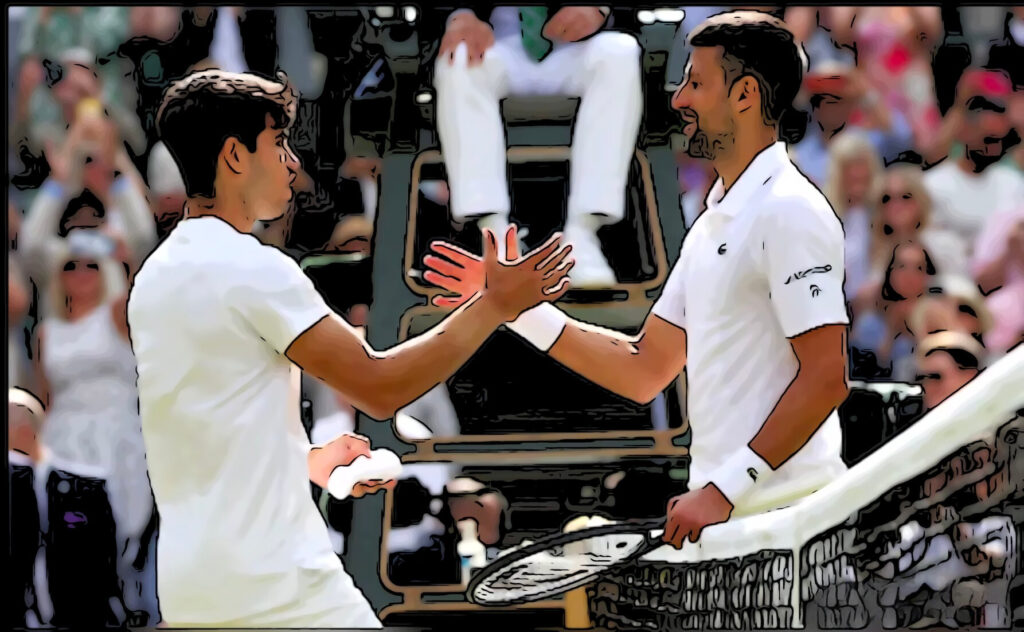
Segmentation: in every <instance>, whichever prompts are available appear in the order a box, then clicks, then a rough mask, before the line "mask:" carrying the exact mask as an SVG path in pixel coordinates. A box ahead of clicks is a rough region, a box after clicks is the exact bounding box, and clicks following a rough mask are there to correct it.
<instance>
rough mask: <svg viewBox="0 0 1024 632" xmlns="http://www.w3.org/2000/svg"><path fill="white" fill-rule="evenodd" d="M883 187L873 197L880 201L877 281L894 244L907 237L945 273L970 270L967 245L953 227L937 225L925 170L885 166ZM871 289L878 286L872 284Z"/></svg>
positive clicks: (874, 245) (874, 263)
mask: <svg viewBox="0 0 1024 632" xmlns="http://www.w3.org/2000/svg"><path fill="white" fill-rule="evenodd" d="M881 185H882V186H881V188H880V190H878V191H877V192H876V193H875V194H874V195H873V196H872V197H873V198H874V200H875V203H876V204H877V210H876V212H875V217H874V230H873V236H872V241H873V243H872V270H873V281H874V283H875V284H876V286H877V284H878V283H880V282H881V277H882V273H883V271H884V269H885V268H884V266H885V265H886V263H887V262H888V260H889V258H890V256H891V255H892V251H893V248H895V246H896V245H897V244H899V243H902V242H906V241H916V242H920V243H921V244H922V245H923V246H924V247H925V248H926V249H927V250H928V253H929V254H930V255H933V256H934V257H935V258H934V259H933V260H934V261H935V267H936V268H937V270H938V272H941V273H943V274H962V273H966V270H967V257H966V249H967V248H966V245H965V244H964V242H963V239H962V238H961V237H960V236H959V235H957V234H956V233H954V232H953V231H949V230H943V229H942V228H939V227H936V226H935V225H934V216H933V197H932V196H931V195H930V194H929V192H928V190H927V189H926V188H925V186H924V181H923V178H922V174H921V170H920V169H919V168H917V167H915V166H913V165H907V164H896V165H893V166H891V167H889V168H888V169H886V170H885V173H884V174H883V176H882V180H881ZM870 291H871V292H874V291H875V288H870Z"/></svg>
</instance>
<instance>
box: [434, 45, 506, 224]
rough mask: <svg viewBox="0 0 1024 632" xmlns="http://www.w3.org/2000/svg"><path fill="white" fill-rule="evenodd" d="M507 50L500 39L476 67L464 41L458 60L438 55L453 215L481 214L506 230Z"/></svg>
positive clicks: (440, 122)
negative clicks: (502, 104) (503, 111)
mask: <svg viewBox="0 0 1024 632" xmlns="http://www.w3.org/2000/svg"><path fill="white" fill-rule="evenodd" d="M504 50H505V49H504V47H503V45H502V43H501V42H497V43H495V45H494V46H492V47H491V48H490V49H488V50H487V52H486V53H485V55H484V60H483V63H482V64H478V65H474V66H472V67H470V66H469V65H468V63H467V53H466V45H465V44H460V45H459V47H458V48H457V49H456V51H455V59H454V61H453V62H451V63H449V61H448V59H447V58H444V57H441V58H439V59H438V61H437V64H436V66H435V75H434V86H435V88H436V89H437V132H438V136H439V138H440V140H441V151H442V152H443V154H444V160H445V167H446V168H447V171H448V187H449V189H450V191H451V203H450V208H451V210H452V216H453V217H454V218H455V220H456V221H460V222H461V221H466V220H467V219H473V218H478V217H479V218H480V220H481V221H480V225H481V226H482V227H487V228H492V229H496V230H499V231H502V233H503V232H504V226H506V225H507V223H508V215H509V210H510V202H509V193H508V182H507V178H506V175H505V170H506V161H505V127H504V123H503V122H502V120H501V111H500V107H499V100H500V99H501V98H502V97H504V96H505V94H506V92H507V85H508V71H507V66H506V63H505V53H504ZM499 241H500V240H499Z"/></svg>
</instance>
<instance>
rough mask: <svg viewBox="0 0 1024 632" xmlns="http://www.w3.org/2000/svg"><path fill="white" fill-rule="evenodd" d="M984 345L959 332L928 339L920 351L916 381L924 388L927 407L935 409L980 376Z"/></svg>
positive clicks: (922, 343)
mask: <svg viewBox="0 0 1024 632" xmlns="http://www.w3.org/2000/svg"><path fill="white" fill-rule="evenodd" d="M983 355H984V348H983V347H982V346H981V344H979V343H978V341H977V340H975V339H973V338H971V337H970V336H968V335H965V334H963V333H960V332H956V331H943V332H941V333H937V334H933V335H931V336H928V337H927V338H925V339H924V340H923V341H922V342H921V345H920V347H919V348H918V352H917V381H918V382H920V383H921V387H922V389H923V390H924V407H925V409H926V410H931V409H932V408H935V407H936V406H938V405H939V404H941V403H942V402H943V401H945V400H946V399H947V398H949V396H950V395H952V394H953V393H955V392H957V391H958V390H960V389H961V388H963V387H964V385H966V384H967V383H968V382H970V381H971V380H973V379H974V378H975V377H977V375H978V373H979V372H980V369H981V362H980V360H981V358H982V357H983Z"/></svg>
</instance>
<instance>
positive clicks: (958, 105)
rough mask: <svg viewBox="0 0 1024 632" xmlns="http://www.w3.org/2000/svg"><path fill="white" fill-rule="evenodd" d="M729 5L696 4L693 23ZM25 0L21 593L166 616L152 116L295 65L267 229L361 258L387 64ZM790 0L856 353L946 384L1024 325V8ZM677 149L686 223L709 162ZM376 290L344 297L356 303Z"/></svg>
mask: <svg viewBox="0 0 1024 632" xmlns="http://www.w3.org/2000/svg"><path fill="white" fill-rule="evenodd" d="M721 9H722V10H724V8H721ZM718 10H719V8H717V7H707V8H704V7H687V8H686V11H687V14H688V15H687V18H686V20H685V21H684V22H683V23H682V24H681V26H680V31H681V32H683V33H685V31H686V30H687V29H692V28H693V27H694V26H695V25H696V23H699V21H700V20H699V19H698V18H699V16H701V15H705V14H706V15H711V14H713V13H716V12H718ZM766 10H770V8H766ZM8 11H9V13H8V16H9V31H8V52H9V55H8V59H9V62H8V63H9V66H8V77H10V82H11V86H10V87H11V90H10V91H9V112H10V113H11V118H10V120H9V121H8V123H9V126H8V129H9V136H8V149H7V151H8V163H9V165H10V171H9V173H8V178H9V186H8V191H9V197H8V225H9V232H8V234H9V244H8V264H9V273H8V317H9V321H8V322H9V325H10V327H9V331H8V341H9V352H8V374H9V380H8V386H9V387H11V388H13V387H20V388H23V389H25V391H28V392H31V393H32V394H34V395H35V397H37V398H38V400H39V402H38V403H41V405H38V404H37V402H36V401H35V399H33V398H32V397H31V396H26V394H25V393H23V392H21V391H18V394H17V395H12V397H11V404H10V405H9V409H10V410H11V411H14V412H17V414H12V416H11V422H10V438H11V440H10V443H11V448H12V450H11V451H9V456H10V457H11V467H12V470H11V471H12V485H13V486H14V487H17V486H18V485H23V486H27V487H25V488H24V489H21V488H18V489H20V491H21V492H22V493H23V495H22V496H21V498H22V499H23V500H24V499H25V498H28V497H29V496H30V495H31V494H35V496H32V497H33V498H35V497H38V498H40V499H41V500H40V502H39V514H38V515H39V519H40V525H39V528H38V529H36V530H35V531H33V529H27V531H26V532H25V533H23V534H22V535H21V536H19V537H24V538H28V539H27V540H25V541H26V542H34V541H38V542H39V543H40V544H42V543H45V546H44V547H42V548H41V549H40V550H41V551H43V552H41V553H40V554H39V555H38V556H25V558H24V559H23V560H22V561H21V564H22V566H21V567H20V568H19V569H18V577H19V578H20V580H19V581H22V584H23V586H22V588H23V590H22V588H19V589H18V591H19V592H18V596H19V598H20V597H21V596H25V597H26V603H27V605H28V608H27V609H26V608H25V607H15V608H14V609H12V610H11V617H12V620H13V621H14V622H15V625H19V624H24V623H26V622H27V623H28V624H31V625H38V624H41V623H52V624H54V625H62V624H64V623H70V622H75V623H77V624H81V623H83V622H85V621H86V620H88V621H89V622H92V623H95V624H97V625H106V624H117V623H124V622H127V623H130V624H135V625H146V624H150V625H151V624H154V623H156V622H157V621H159V611H158V605H157V599H156V586H155V573H154V570H153V557H154V552H155V548H154V542H155V539H154V534H155V532H156V530H157V528H158V527H157V518H156V515H155V510H154V506H153V499H152V495H151V492H150V490H149V485H148V479H147V477H146V474H145V451H144V446H143V442H142V437H141V430H140V425H139V419H138V412H137V404H136V395H135V392H134V388H135V386H134V380H135V367H134V360H133V358H132V353H131V346H130V341H129V338H128V331H127V323H126V314H125V300H126V297H127V291H128V288H129V287H130V283H131V278H132V275H133V274H134V273H135V271H136V270H137V269H138V267H139V265H140V264H141V262H142V261H143V260H144V259H145V257H146V256H147V255H148V254H149V253H150V252H151V251H152V249H153V248H154V247H155V246H156V245H157V244H158V243H159V241H160V239H161V238H162V237H164V236H165V235H166V234H167V233H168V232H169V231H170V230H171V229H172V228H173V226H174V224H175V222H176V221H178V220H179V219H180V217H181V215H182V208H183V204H184V202H185V198H186V196H185V188H184V183H183V182H182V180H181V177H180V176H179V175H178V171H177V168H176V166H175V165H174V163H173V160H172V159H171V156H170V154H169V153H168V151H167V149H166V148H165V147H164V146H163V144H162V143H160V142H159V140H158V133H157V129H156V121H155V116H156V109H157V107H158V106H159V100H160V96H161V94H162V91H163V90H164V89H165V88H166V87H167V86H168V85H169V84H170V83H171V82H172V81H173V80H175V79H177V78H180V77H182V76H184V75H186V74H187V73H188V72H190V71H193V70H197V69H203V68H223V69H226V70H233V71H244V70H255V71H260V72H264V73H266V74H272V71H273V70H274V69H276V68H281V69H283V70H285V72H286V73H287V76H288V77H289V79H290V81H292V83H293V84H294V85H295V86H296V87H297V88H298V89H299V90H300V92H301V93H302V95H303V97H302V104H301V105H300V115H299V117H300V126H299V128H298V129H297V130H296V133H295V135H294V141H293V142H294V143H295V144H296V145H297V147H296V149H297V151H298V152H299V154H300V156H302V158H303V167H304V170H303V172H302V173H301V174H300V177H299V178H298V180H297V181H296V183H295V188H296V192H297V195H296V196H295V198H294V201H293V203H292V205H291V207H290V208H289V210H288V212H287V213H286V214H285V215H284V216H283V217H282V218H281V219H280V220H277V221H275V222H271V223H269V224H261V225H260V226H257V227H255V233H256V234H257V236H258V237H259V238H260V239H261V240H263V241H264V242H265V243H268V244H270V245H273V246H276V247H279V248H281V249H283V250H285V251H286V252H288V253H289V254H291V255H292V256H295V257H299V256H301V255H305V254H308V253H310V252H335V253H357V254H361V255H364V256H368V255H369V254H370V244H371V243H372V231H373V224H372V220H373V213H374V209H375V205H376V195H377V189H376V186H377V182H378V177H379V175H380V165H381V163H380V160H379V155H378V153H377V152H375V151H372V150H365V145H360V144H359V143H353V142H352V140H351V139H352V138H353V136H354V134H353V132H352V130H349V129H345V123H344V122H343V119H346V120H347V117H344V116H343V115H342V113H343V112H344V111H347V107H348V106H347V104H346V102H344V101H337V102H334V103H332V102H331V100H332V99H338V98H341V97H339V96H338V95H343V96H344V98H349V97H351V96H353V95H356V96H358V95H359V94H361V93H362V92H366V91H373V90H374V89H378V88H379V89H384V88H386V85H384V84H386V83H387V79H386V77H385V73H384V72H383V71H382V70H381V63H380V60H379V59H374V58H372V56H371V58H369V59H367V60H366V63H365V64H363V65H361V66H360V65H358V64H356V65H355V67H357V68H358V70H357V71H355V74H353V71H352V70H350V69H348V65H346V61H347V60H346V59H344V58H343V57H342V56H340V55H339V54H338V53H337V51H333V50H327V48H326V45H325V44H324V41H325V39H324V37H323V36H322V35H321V34H320V33H318V31H317V28H315V22H314V21H313V20H310V19H309V17H310V16H309V14H308V13H307V10H306V9H303V8H299V7H281V8H277V9H264V10H245V9H241V8H232V7H218V8H202V7H197V8H180V7H157V6H151V7H128V6H117V7H98V6H97V7H91V6H90V7H70V6H69V7H11V8H9V9H8ZM774 11H775V13H776V14H777V15H779V16H780V17H783V18H784V19H785V20H786V22H787V23H788V24H789V25H790V27H791V28H792V29H793V31H794V33H795V34H796V35H797V36H798V38H799V39H800V40H801V41H803V42H805V48H806V51H807V54H808V57H809V59H810V64H809V68H808V72H807V75H806V77H805V84H804V90H803V91H802V93H801V96H800V103H799V104H798V105H800V106H801V107H802V109H803V110H804V111H806V112H807V113H808V116H809V121H808V126H807V131H806V133H805V134H804V136H803V138H802V139H801V140H800V141H799V142H796V143H792V144H791V145H790V151H791V156H792V158H793V160H794V162H795V163H796V164H797V165H798V166H799V167H800V169H801V170H802V171H803V172H804V173H805V174H806V175H807V176H808V177H809V178H810V179H811V180H812V181H813V182H814V183H815V184H816V185H817V186H818V187H819V188H820V189H821V190H822V191H823V192H824V193H825V194H826V196H827V197H828V198H829V200H830V202H831V203H832V205H833V207H834V208H835V210H836V212H837V214H838V215H839V216H840V217H841V219H842V220H843V224H844V229H845V234H846V271H845V272H846V295H847V299H848V301H849V306H850V312H851V314H852V327H851V332H850V357H851V371H852V376H853V377H854V378H856V379H866V380H874V379H891V380H897V381H904V382H920V383H921V384H922V385H923V386H924V387H925V398H926V401H925V403H926V406H928V407H933V406H935V405H937V404H938V403H939V402H940V401H941V400H942V399H944V398H945V397H947V396H948V395H949V394H951V393H952V392H954V391H956V390H957V389H958V388H959V387H960V386H962V385H963V384H964V383H966V382H967V381H969V380H970V379H971V378H972V377H973V376H974V375H976V374H977V373H978V372H979V371H980V370H983V369H984V367H985V366H987V365H988V364H990V363H992V362H993V361H996V360H997V359H998V358H999V357H1000V356H1001V355H1002V354H1004V353H1006V351H1007V350H1009V349H1010V348H1012V347H1013V346H1014V345H1016V344H1018V343H1019V342H1020V341H1021V340H1022V339H1024V171H1022V170H1024V145H1022V143H1021V142H1020V141H1021V138H1020V133H1022V132H1024V90H1022V87H1024V57H1022V55H1021V51H1022V48H1021V47H1022V46H1024V10H1022V9H1020V8H1014V9H1010V8H1006V7H1002V8H1000V7H974V6H972V7H964V8H960V9H955V8H947V9H940V8H938V7H919V6H915V7H856V8H854V7H818V8H788V9H786V10H781V9H779V10H774ZM693 20H696V22H694V23H691V22H693ZM267 41H270V42H273V43H274V45H273V46H266V45H265V43H266V42H267ZM382 85H384V87H381V86H382ZM665 98H666V99H667V98H668V95H665ZM325 103H327V104H329V107H327V108H324V107H322V106H323V104H325ZM314 104H318V105H319V108H314V107H313V106H314ZM332 109H333V111H331V110H332ZM315 117H319V120H318V121H312V122H311V120H310V119H311V118H315ZM309 130H313V131H312V132H310V131H309ZM317 134H319V135H317ZM338 138H341V139H342V140H341V141H340V142H338V141H337V139H338ZM332 140H333V141H334V142H332ZM678 166H679V172H678V173H679V183H680V198H679V199H680V208H679V209H678V210H679V212H681V213H682V214H683V216H684V218H685V222H686V224H687V226H690V225H692V223H693V221H695V219H696V217H697V216H698V215H699V213H700V211H701V208H702V206H703V199H704V196H705V195H706V193H707V191H708V190H709V188H710V186H711V184H712V183H713V179H714V174H713V172H711V171H710V165H709V163H708V162H706V161H698V160H695V159H691V158H688V157H686V156H685V155H682V154H680V156H679V158H678ZM433 195H434V196H435V197H439V198H440V197H444V196H446V195H447V193H446V191H445V190H444V188H443V187H442V189H441V190H439V191H437V192H434V193H433ZM660 212H661V213H662V214H665V213H667V212H672V211H671V209H660ZM367 218H368V220H369V221H367ZM382 256H400V253H386V254H384V253H382ZM367 308H368V305H367V303H366V302H358V303H354V304H353V305H351V306H349V307H348V308H347V310H346V311H345V313H344V314H343V315H344V316H346V317H347V318H348V319H349V320H350V321H351V322H352V323H353V324H354V325H356V326H364V325H365V324H366V322H365V321H366V313H367ZM306 390H307V392H309V393H313V394H314V395H316V397H312V396H311V398H313V399H314V403H315V406H316V408H317V413H316V415H315V416H316V417H317V419H325V420H328V423H327V424H326V425H325V426H323V427H321V428H320V432H321V433H323V432H327V430H325V429H324V428H326V427H328V426H329V427H330V429H350V428H351V427H352V423H353V417H352V415H353V411H352V410H351V407H350V406H348V405H347V404H346V403H345V402H344V401H342V400H340V398H336V397H334V396H333V395H332V394H331V393H319V392H317V393H314V391H321V390H326V389H325V387H324V388H320V387H318V386H312V385H311V386H309V387H308V388H307V389H306ZM12 392H14V391H12ZM432 397H433V400H431V401H434V400H436V401H437V402H439V403H438V404H437V407H438V408H439V409H441V410H443V411H444V412H443V413H439V415H441V416H447V417H449V418H450V417H451V416H452V415H453V413H452V411H451V410H450V402H449V403H447V404H446V403H445V402H444V399H445V396H444V393H439V394H434V395H432ZM15 400H17V401H15ZM428 407H429V406H428ZM413 412H415V411H413ZM421 416H430V414H425V415H421ZM428 425H429V424H428ZM449 425H451V424H449ZM449 431H450V432H452V433H455V432H457V422H456V426H455V427H454V428H449ZM33 467H35V470H34V475H33V476H27V475H25V472H26V471H28V470H26V469H25V468H29V469H31V468H33ZM19 468H21V469H19ZM450 475H451V473H441V474H440V476H441V478H442V479H444V478H446V477H447V476H450ZM19 481H20V482H19ZM441 484H442V485H443V481H442V483H441ZM438 489H440V487H439V488H438ZM16 491H17V490H16ZM434 491H437V490H434ZM14 519H15V521H17V519H18V517H17V515H15V516H14ZM33 533H37V535H33ZM111 533H113V534H115V538H114V539H113V540H110V539H107V536H105V535H104V534H111ZM41 534H46V535H45V537H44V536H43V535H41ZM33 550H35V549H33ZM83 567H89V568H100V569H103V570H102V572H99V573H98V574H97V575H95V576H86V575H83V574H82V572H81V570H80V569H81V568H83ZM104 573H105V574H104ZM40 577H42V578H43V579H40ZM26 610H27V611H28V613H27V614H26ZM19 622H20V623H19Z"/></svg>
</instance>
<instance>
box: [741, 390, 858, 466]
mask: <svg viewBox="0 0 1024 632" xmlns="http://www.w3.org/2000/svg"><path fill="white" fill-rule="evenodd" d="M847 392H848V386H847V383H846V381H845V378H843V377H837V378H831V379H829V378H823V376H822V375H821V374H819V373H818V372H815V371H803V370H801V371H799V372H798V373H797V376H796V377H795V378H794V379H793V381H792V382H790V384H789V387H788V388H787V389H786V392H785V393H783V394H782V397H781V398H780V399H779V402H778V404H776V406H775V408H774V410H772V413H771V415H769V416H768V419H767V420H766V421H765V422H764V425H763V426H761V430H760V431H758V433H757V435H756V436H755V437H754V439H753V441H751V442H750V448H751V449H752V450H753V451H754V452H756V453H757V454H758V455H760V456H761V457H762V458H763V459H764V460H765V461H767V462H768V464H769V465H771V466H772V468H773V469H777V468H778V467H779V466H780V465H782V464H783V463H785V462H786V461H787V460H788V459H789V457H791V456H793V454H795V453H796V452H797V450H799V449H800V448H801V447H802V446H803V445H804V444H805V443H807V440H808V439H810V438H811V435H813V434H814V433H815V432H816V431H817V430H818V428H819V427H820V426H821V424H822V423H823V422H824V421H825V419H826V418H827V417H828V416H829V414H830V413H831V412H832V411H833V410H835V409H836V408H837V407H838V406H839V405H840V404H841V403H842V402H843V400H844V399H846V394H847Z"/></svg>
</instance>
